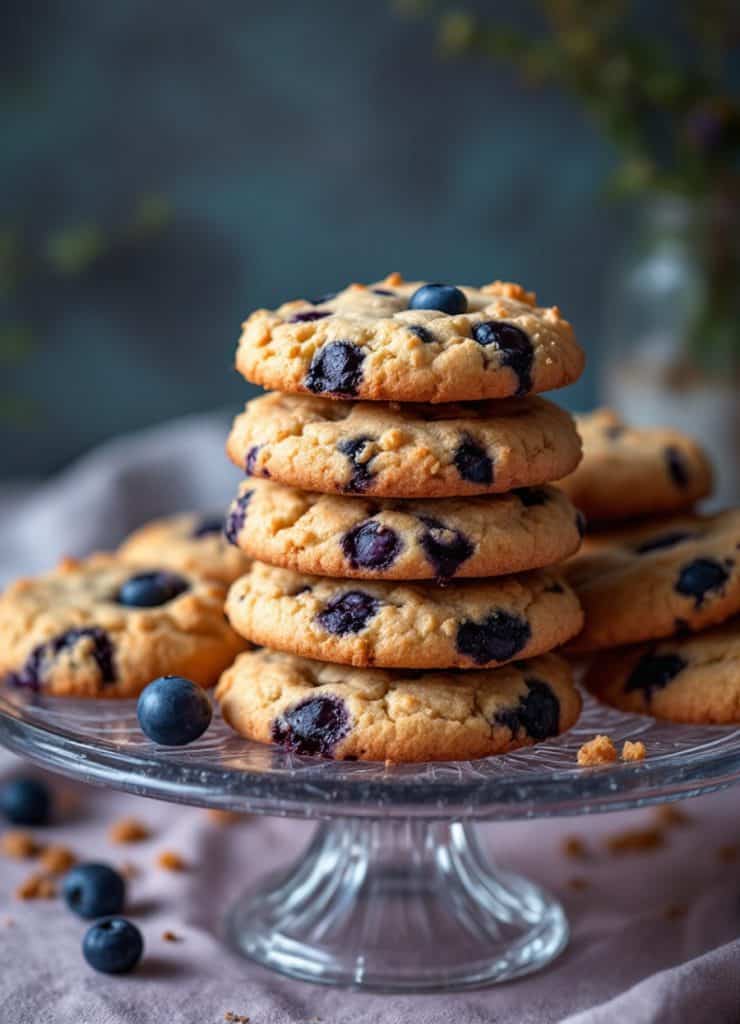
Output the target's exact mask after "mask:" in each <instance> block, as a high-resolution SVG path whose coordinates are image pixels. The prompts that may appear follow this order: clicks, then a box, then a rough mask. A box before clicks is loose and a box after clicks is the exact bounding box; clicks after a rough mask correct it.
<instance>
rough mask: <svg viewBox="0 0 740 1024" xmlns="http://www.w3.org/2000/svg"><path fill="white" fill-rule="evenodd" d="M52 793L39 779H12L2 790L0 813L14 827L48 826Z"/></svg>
mask: <svg viewBox="0 0 740 1024" xmlns="http://www.w3.org/2000/svg"><path fill="white" fill-rule="evenodd" d="M51 805H52V800H51V792H50V791H49V788H48V786H46V785H44V783H43V782H39V780H38V779H11V780H10V781H9V782H6V783H4V784H3V786H2V788H0V811H2V813H3V815H4V817H6V818H7V819H8V821H10V822H12V823H13V824H14V825H46V824H48V822H49V819H50V818H51Z"/></svg>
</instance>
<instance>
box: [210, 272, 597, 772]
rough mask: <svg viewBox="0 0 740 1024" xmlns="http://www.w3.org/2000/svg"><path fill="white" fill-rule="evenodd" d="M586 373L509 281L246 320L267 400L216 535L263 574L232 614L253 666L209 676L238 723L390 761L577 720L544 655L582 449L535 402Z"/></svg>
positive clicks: (232, 594)
mask: <svg viewBox="0 0 740 1024" xmlns="http://www.w3.org/2000/svg"><path fill="white" fill-rule="evenodd" d="M582 367H583V354H582V352H581V350H580V348H579V347H578V345H577V343H576V341H575V339H574V337H573V332H572V330H571V328H570V325H569V324H568V323H567V321H565V320H564V319H563V318H562V317H561V315H560V313H559V311H558V310H557V309H555V308H553V309H543V308H539V307H537V306H536V305H535V300H534V296H532V295H531V294H529V293H527V292H525V291H524V290H523V289H522V288H520V287H519V286H518V285H507V284H501V283H500V282H497V283H496V284H493V285H490V286H487V287H485V288H480V289H479V288H466V287H465V288H456V287H452V286H448V285H423V284H421V283H419V282H417V283H413V284H411V283H406V282H404V281H403V280H402V279H401V277H400V276H399V275H397V274H394V275H391V276H390V277H388V278H386V280H385V281H382V282H380V283H379V284H378V285H373V286H370V287H365V286H361V285H351V286H350V287H349V288H346V289H345V290H343V291H341V292H338V293H336V294H335V295H332V296H325V297H323V298H322V299H318V300H316V301H314V302H308V301H304V300H300V301H297V302H290V303H286V304H285V305H283V306H281V307H280V308H279V309H277V310H275V311H266V310H260V311H258V312H257V313H254V314H252V316H251V317H250V318H249V319H248V320H247V322H246V323H245V325H244V332H243V334H242V338H241V340H240V342H239V348H238V352H237V368H238V369H239V370H240V371H241V372H242V373H243V374H244V376H245V377H247V379H248V380H251V381H252V382H254V383H258V384H264V385H267V386H268V387H274V388H276V389H277V390H278V391H279V392H281V393H273V394H268V395H265V396H264V397H262V398H258V399H256V400H254V401H253V402H251V403H249V405H248V406H247V408H246V410H245V411H244V412H243V413H242V414H241V415H239V416H237V418H236V420H235V421H234V425H233V428H232V431H231V435H230V437H229V440H228V444H227V451H228V454H229V456H230V458H231V459H232V461H234V462H235V463H236V464H237V465H238V466H240V467H241V468H243V469H244V471H245V472H246V473H247V475H248V477H249V478H250V479H249V480H248V481H246V482H245V483H244V484H242V486H241V487H240V489H239V493H238V495H237V497H236V498H235V500H234V502H233V503H232V506H231V508H230V510H229V512H228V514H227V517H226V534H227V536H228V537H229V539H230V540H231V541H232V543H234V544H235V545H237V546H238V547H239V548H240V549H241V550H242V551H243V552H244V553H245V554H246V555H248V556H249V557H250V558H251V559H254V562H253V564H252V567H251V569H250V571H249V572H248V573H246V574H245V575H244V576H243V577H242V578H241V579H239V580H237V581H236V582H235V583H234V584H233V585H232V587H231V589H230V591H229V596H228V599H227V603H226V609H227V614H228V617H229V620H230V622H231V624H232V626H233V628H234V629H235V630H236V631H237V632H239V633H241V634H242V635H243V636H244V637H246V638H247V639H249V640H251V641H252V642H254V643H256V644H259V645H260V646H262V647H265V648H267V650H259V651H253V652H249V653H247V654H243V655H241V656H240V657H238V658H237V660H236V662H235V663H234V665H233V666H232V667H231V668H230V669H228V670H227V671H226V672H225V673H224V674H223V676H222V678H221V681H220V682H219V685H218V687H217V691H216V696H217V698H218V699H219V701H220V703H221V708H222V712H223V715H224V717H225V719H226V720H227V721H228V722H229V723H230V724H231V725H232V726H233V728H234V729H236V730H237V731H238V732H240V733H242V734H243V735H245V736H247V737H249V738H251V739H255V740H258V741H260V742H270V741H272V742H275V743H279V744H281V745H283V746H284V747H286V748H288V749H290V750H294V751H296V752H298V753H319V754H323V755H325V756H332V757H336V758H357V759H360V760H386V759H390V760H393V761H399V762H400V761H420V760H421V761H423V760H439V759H443V760H446V759H464V758H471V757H481V756H485V755H488V754H494V753H499V752H502V751H506V750H511V749H514V748H515V747H518V746H522V745H525V744H529V743H534V742H537V741H539V740H543V739H546V738H547V737H548V736H555V735H557V734H558V733H560V732H562V731H564V730H565V729H567V728H569V727H570V726H571V725H572V724H573V723H574V722H575V720H576V718H577V716H578V712H579V708H580V698H579V696H578V693H577V690H576V689H575V687H574V685H573V681H572V677H571V674H570V670H569V668H568V666H567V663H566V662H565V661H563V660H562V659H560V658H558V657H557V656H555V655H552V654H549V653H547V652H549V651H551V650H552V649H553V648H554V647H556V646H559V645H561V644H563V643H565V642H566V641H567V640H568V639H570V638H571V637H573V636H574V635H575V634H576V633H577V632H578V630H579V629H580V627H581V624H582V614H581V610H580V606H579V604H578V601H577V599H576V598H575V596H574V594H573V591H572V590H571V588H570V587H569V586H568V585H567V583H566V582H565V581H564V580H563V579H562V577H561V576H560V575H559V574H558V573H557V572H553V571H552V570H551V569H549V568H548V567H549V566H552V565H553V564H554V563H556V562H558V561H560V560H561V559H563V558H566V557H568V556H569V555H570V554H572V553H573V552H574V551H575V550H576V549H577V548H578V545H579V543H580V535H581V533H582V520H581V517H580V515H579V514H578V513H577V512H576V510H575V509H574V508H573V506H572V505H571V503H570V502H569V500H568V499H567V498H566V497H565V496H564V495H563V494H562V493H560V492H558V491H556V490H555V489H554V488H552V487H549V486H547V484H548V482H549V481H552V480H557V479H559V478H561V477H563V476H565V475H567V474H569V473H571V472H572V471H573V470H574V469H575V467H576V466H577V464H578V461H579V459H580V441H579V438H578V435H577V433H576V430H575V427H574V424H573V421H572V419H571V417H570V416H569V415H568V414H567V413H565V412H563V411H562V410H561V409H559V408H558V407H557V406H555V405H553V404H552V403H551V402H548V401H546V400H545V399H542V398H538V397H534V393H535V392H540V391H544V390H547V389H550V388H555V387H563V386H565V385H567V384H569V383H571V382H572V381H574V380H576V379H577V377H578V376H579V375H580V373H581V370H582ZM511 574H518V575H511ZM450 581H453V582H450ZM522 658H524V659H530V660H516V661H514V659H522ZM512 663H513V664H512ZM346 665H352V666H354V668H353V669H347V668H343V667H341V666H346Z"/></svg>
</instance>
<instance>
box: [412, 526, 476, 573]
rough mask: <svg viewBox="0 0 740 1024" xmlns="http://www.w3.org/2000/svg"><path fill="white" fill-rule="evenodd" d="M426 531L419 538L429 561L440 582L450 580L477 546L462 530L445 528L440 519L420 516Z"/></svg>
mask: <svg viewBox="0 0 740 1024" xmlns="http://www.w3.org/2000/svg"><path fill="white" fill-rule="evenodd" d="M419 519H420V520H421V522H422V523H423V524H424V526H425V527H426V529H425V530H424V532H423V533H422V535H421V537H420V538H419V543H420V544H421V546H422V548H423V550H424V554H425V555H426V557H427V561H428V562H429V564H430V565H431V566H432V568H433V569H434V574H435V576H436V577H437V578H438V579H440V580H445V579H450V578H451V577H452V576H454V575H455V573H456V572H457V570H458V569H459V568H460V566H461V565H462V564H463V562H466V561H467V560H468V558H470V556H471V555H472V554H473V552H474V551H475V546H474V545H473V544H472V543H471V541H470V540H469V538H468V537H466V536H465V534H464V533H462V531H460V530H455V529H453V528H452V527H450V526H445V524H444V523H443V522H441V521H440V520H439V519H434V518H432V517H431V516H419Z"/></svg>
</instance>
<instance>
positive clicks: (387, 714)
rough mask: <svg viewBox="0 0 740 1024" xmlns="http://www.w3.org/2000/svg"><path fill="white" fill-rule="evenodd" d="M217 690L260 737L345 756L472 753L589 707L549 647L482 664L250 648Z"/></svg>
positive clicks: (545, 732)
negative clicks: (422, 667)
mask: <svg viewBox="0 0 740 1024" xmlns="http://www.w3.org/2000/svg"><path fill="white" fill-rule="evenodd" d="M216 698H217V700H218V701H219V703H220V705H221V711H222V714H223V717H224V718H225V719H226V721H227V722H228V723H229V724H230V725H231V726H232V728H234V729H235V730H236V731H237V732H239V733H241V734H242V735H243V736H246V737H248V738H249V739H252V740H256V741H257V742H259V743H277V744H279V745H280V746H281V747H283V748H285V749H286V750H289V751H292V752H294V753H295V754H313V755H320V756H323V757H330V758H335V759H337V760H358V761H394V762H398V763H403V762H415V761H448V760H470V759H472V758H477V757H487V756H489V755H491V754H500V753H505V752H506V751H509V750H514V749H515V748H517V747H522V746H529V745H531V744H533V743H538V742H541V741H542V740H546V739H548V738H550V737H552V736H557V735H559V734H560V733H561V732H564V731H565V730H566V729H569V728H570V727H571V726H572V725H573V724H574V723H575V721H576V720H577V718H578V714H579V711H580V707H581V700H580V697H579V695H578V691H577V689H576V688H575V686H574V685H573V679H572V675H571V671H570V668H569V667H568V664H567V663H566V662H565V661H564V660H563V659H562V658H558V657H556V656H555V655H552V654H547V655H543V656H542V657H539V658H533V659H532V660H531V661H517V662H516V663H515V664H513V665H506V666H504V667H503V668H498V669H494V670H488V671H479V672H418V673H417V672H408V671H404V670H402V669H400V670H396V671H383V670H380V669H365V670H362V669H348V668H346V667H345V666H338V665H331V664H328V665H327V664H322V663H321V662H318V661H309V660H308V659H307V658H298V657H295V656H293V655H289V654H279V653H276V652H274V651H254V652H250V653H247V654H243V655H240V657H239V658H237V660H236V662H235V663H234V665H233V666H232V667H231V668H229V669H227V671H226V672H225V673H224V674H223V676H222V677H221V680H220V681H219V684H218V687H217V689H216Z"/></svg>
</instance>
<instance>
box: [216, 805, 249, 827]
mask: <svg viewBox="0 0 740 1024" xmlns="http://www.w3.org/2000/svg"><path fill="white" fill-rule="evenodd" d="M206 814H207V815H208V817H209V818H210V820H211V821H212V822H213V824H214V825H236V824H237V823H238V822H240V821H244V820H245V819H246V818H249V817H250V815H249V814H239V812H238V811H222V810H221V808H219V807H209V808H208V810H207V811H206Z"/></svg>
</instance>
